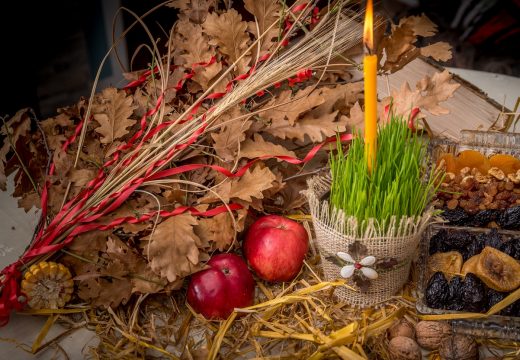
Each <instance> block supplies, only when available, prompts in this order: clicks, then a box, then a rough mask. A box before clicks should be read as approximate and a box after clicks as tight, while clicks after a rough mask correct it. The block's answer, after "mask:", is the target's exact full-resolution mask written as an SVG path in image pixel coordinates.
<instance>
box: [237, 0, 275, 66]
mask: <svg viewBox="0 0 520 360" xmlns="http://www.w3.org/2000/svg"><path fill="white" fill-rule="evenodd" d="M244 7H245V8H246V10H247V11H249V12H250V13H251V14H253V15H254V16H255V21H252V22H248V23H247V27H248V31H249V32H250V33H251V34H253V35H254V36H255V38H257V39H258V38H259V37H260V35H263V34H264V33H265V32H266V31H267V33H266V34H265V35H264V36H263V37H262V39H261V40H260V44H259V46H260V48H259V49H258V47H256V48H255V50H254V53H256V54H260V56H262V55H264V54H266V53H269V52H270V51H271V50H272V49H273V48H274V47H275V46H276V44H277V43H278V36H279V35H280V29H279V26H277V25H275V26H273V27H272V28H270V29H269V27H270V26H271V25H272V24H278V23H279V22H280V11H281V9H282V7H281V5H280V3H279V2H278V1H277V0H245V1H244ZM267 29H269V30H267Z"/></svg>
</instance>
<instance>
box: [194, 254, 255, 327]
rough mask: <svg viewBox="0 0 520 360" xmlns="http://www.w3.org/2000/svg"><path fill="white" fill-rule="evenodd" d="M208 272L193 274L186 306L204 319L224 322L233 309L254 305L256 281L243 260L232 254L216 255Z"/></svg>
mask: <svg viewBox="0 0 520 360" xmlns="http://www.w3.org/2000/svg"><path fill="white" fill-rule="evenodd" d="M208 266H209V267H210V268H209V269H205V270H202V271H199V272H198V273H195V274H193V275H192V277H191V281H190V283H189V285H188V294H187V298H188V304H190V306H191V307H192V308H193V309H194V310H195V311H196V312H198V313H200V314H202V315H203V316H204V317H205V318H206V319H227V317H228V316H229V315H231V313H232V312H233V309H234V308H241V307H247V306H250V305H253V302H254V295H255V280H254V279H253V275H251V272H250V271H249V269H248V267H247V264H246V263H245V261H244V260H243V259H242V258H241V257H240V256H238V255H235V254H219V255H215V256H213V257H212V258H211V259H210V260H209V261H208Z"/></svg>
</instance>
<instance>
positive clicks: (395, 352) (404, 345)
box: [388, 336, 422, 360]
mask: <svg viewBox="0 0 520 360" xmlns="http://www.w3.org/2000/svg"><path fill="white" fill-rule="evenodd" d="M388 352H389V353H390V359H392V360H421V359H422V354H421V348H420V347H419V345H417V343H416V342H415V341H414V340H412V339H410V338H407V337H404V336H397V337H395V338H393V339H392V340H390V344H389V345H388Z"/></svg>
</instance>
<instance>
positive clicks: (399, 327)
mask: <svg viewBox="0 0 520 360" xmlns="http://www.w3.org/2000/svg"><path fill="white" fill-rule="evenodd" d="M398 336H404V337H407V338H410V339H415V329H414V327H413V325H412V324H410V323H409V322H408V321H406V319H401V320H397V321H396V322H394V324H393V325H392V326H391V327H390V329H388V340H392V339H393V338H395V337H398Z"/></svg>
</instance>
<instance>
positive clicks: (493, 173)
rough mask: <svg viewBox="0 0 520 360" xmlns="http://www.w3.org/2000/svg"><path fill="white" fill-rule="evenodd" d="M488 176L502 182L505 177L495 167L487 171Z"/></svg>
mask: <svg viewBox="0 0 520 360" xmlns="http://www.w3.org/2000/svg"><path fill="white" fill-rule="evenodd" d="M488 174H489V175H491V176H493V177H495V178H496V179H497V180H504V178H505V177H506V176H505V174H504V172H503V171H502V170H500V169H499V168H497V167H492V168H491V169H489V170H488Z"/></svg>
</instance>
